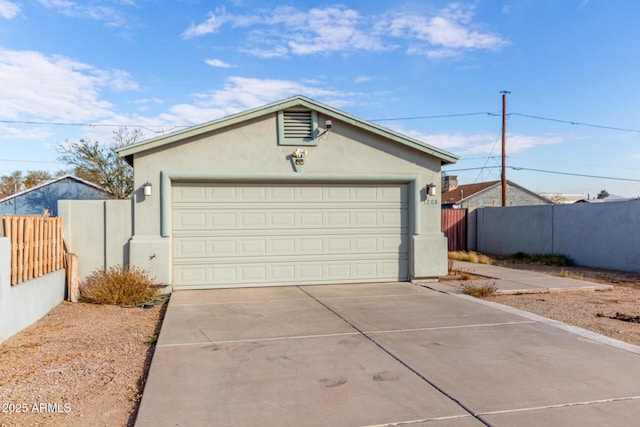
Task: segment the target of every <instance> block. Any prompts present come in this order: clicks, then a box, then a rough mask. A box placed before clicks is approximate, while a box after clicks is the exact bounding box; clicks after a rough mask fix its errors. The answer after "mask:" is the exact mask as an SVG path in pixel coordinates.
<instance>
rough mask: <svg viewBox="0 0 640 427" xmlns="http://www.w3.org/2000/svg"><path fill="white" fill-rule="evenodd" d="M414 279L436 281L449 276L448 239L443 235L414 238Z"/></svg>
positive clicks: (436, 234) (435, 234)
mask: <svg viewBox="0 0 640 427" xmlns="http://www.w3.org/2000/svg"><path fill="white" fill-rule="evenodd" d="M412 245H413V272H412V273H413V274H412V279H413V280H416V279H435V278H438V277H442V276H446V275H447V239H446V237H444V235H443V234H442V233H433V234H429V235H420V236H413V239H412Z"/></svg>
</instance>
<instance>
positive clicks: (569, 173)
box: [509, 166, 640, 182]
mask: <svg viewBox="0 0 640 427" xmlns="http://www.w3.org/2000/svg"><path fill="white" fill-rule="evenodd" d="M509 167H510V168H511V169H513V170H525V171H532V172H542V173H552V174H556V175H569V176H579V177H583V178H596V179H610V180H614V181H631V182H640V179H633V178H617V177H612V176H598V175H588V174H582V173H571V172H558V171H549V170H544V169H533V168H522V167H517V166H509Z"/></svg>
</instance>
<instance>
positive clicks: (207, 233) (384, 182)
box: [119, 96, 457, 290]
mask: <svg viewBox="0 0 640 427" xmlns="http://www.w3.org/2000/svg"><path fill="white" fill-rule="evenodd" d="M119 153H120V155H121V156H123V157H124V158H125V159H126V160H127V161H128V162H129V163H130V164H131V165H133V167H134V175H135V188H136V194H135V197H134V209H133V211H134V214H133V216H134V224H133V230H134V233H133V236H132V238H131V241H130V242H129V246H130V247H129V256H130V264H131V265H135V266H138V267H141V268H145V269H148V270H150V271H152V272H153V274H155V275H156V276H157V279H158V280H159V281H161V282H164V283H167V284H171V285H172V288H173V289H174V290H179V289H209V288H221V287H241V286H281V285H304V284H326V283H362V282H387V281H406V280H416V279H425V278H433V277H437V276H440V275H444V274H446V269H447V260H446V240H445V238H444V236H443V234H442V233H441V231H440V202H441V200H440V197H439V196H440V168H441V166H442V165H444V164H450V163H453V162H455V161H456V160H457V157H456V156H455V155H453V154H451V153H448V152H445V151H443V150H440V149H437V148H435V147H432V146H429V145H426V144H424V143H422V142H420V141H418V140H415V139H413V138H410V137H408V136H404V135H401V134H399V133H397V132H394V131H391V130H389V129H386V128H383V127H381V126H379V125H376V124H373V123H370V122H367V121H365V120H362V119H359V118H356V117H354V116H351V115H349V114H347V113H344V112H342V111H339V110H337V109H334V108H332V107H329V106H327V105H324V104H321V103H319V102H316V101H314V100H311V99H309V98H306V97H303V96H296V97H293V98H289V99H286V100H283V101H279V102H276V103H273V104H269V105H266V106H264V107H260V108H256V109H253V110H249V111H246V112H242V113H238V114H234V115H232V116H228V117H224V118H222V119H219V120H214V121H212V122H209V123H205V124H202V125H199V126H194V127H192V128H188V129H185V130H182V131H179V132H175V133H172V134H168V135H164V136H161V137H158V138H154V139H150V140H147V141H142V142H139V143H136V144H133V145H130V146H126V147H123V148H121V149H120V150H119Z"/></svg>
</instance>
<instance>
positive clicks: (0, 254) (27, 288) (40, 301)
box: [0, 237, 66, 342]
mask: <svg viewBox="0 0 640 427" xmlns="http://www.w3.org/2000/svg"><path fill="white" fill-rule="evenodd" d="M65 290H66V283H65V270H64V269H62V270H58V271H54V272H53V273H49V274H47V275H45V276H42V277H38V278H37V279H32V280H29V281H27V282H23V283H20V284H17V285H14V286H11V241H10V239H9V238H8V237H0V342H2V341H4V340H5V339H7V338H9V337H10V336H11V335H13V334H15V333H16V332H19V331H20V330H22V329H24V328H26V327H27V326H29V325H31V324H32V323H34V322H35V321H36V320H38V319H40V318H41V317H42V316H44V315H45V314H47V313H48V312H49V310H51V309H52V308H53V307H55V306H56V305H58V304H59V303H60V302H61V301H63V300H64V296H65Z"/></svg>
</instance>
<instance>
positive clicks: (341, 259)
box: [172, 183, 409, 289]
mask: <svg viewBox="0 0 640 427" xmlns="http://www.w3.org/2000/svg"><path fill="white" fill-rule="evenodd" d="M172 203H173V212H172V222H173V232H172V235H173V280H174V286H175V288H180V289H197V288H215V287H233V286H274V285H286V284H316V283H317V284H320V283H347V282H351V283H356V282H368V281H378V282H380V281H394V280H406V279H407V271H408V267H407V264H408V263H407V253H408V246H409V244H408V210H407V186H406V185H399V184H398V185H377V184H376V185H344V184H309V185H305V184H296V185H293V184H211V183H174V185H173V201H172Z"/></svg>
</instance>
